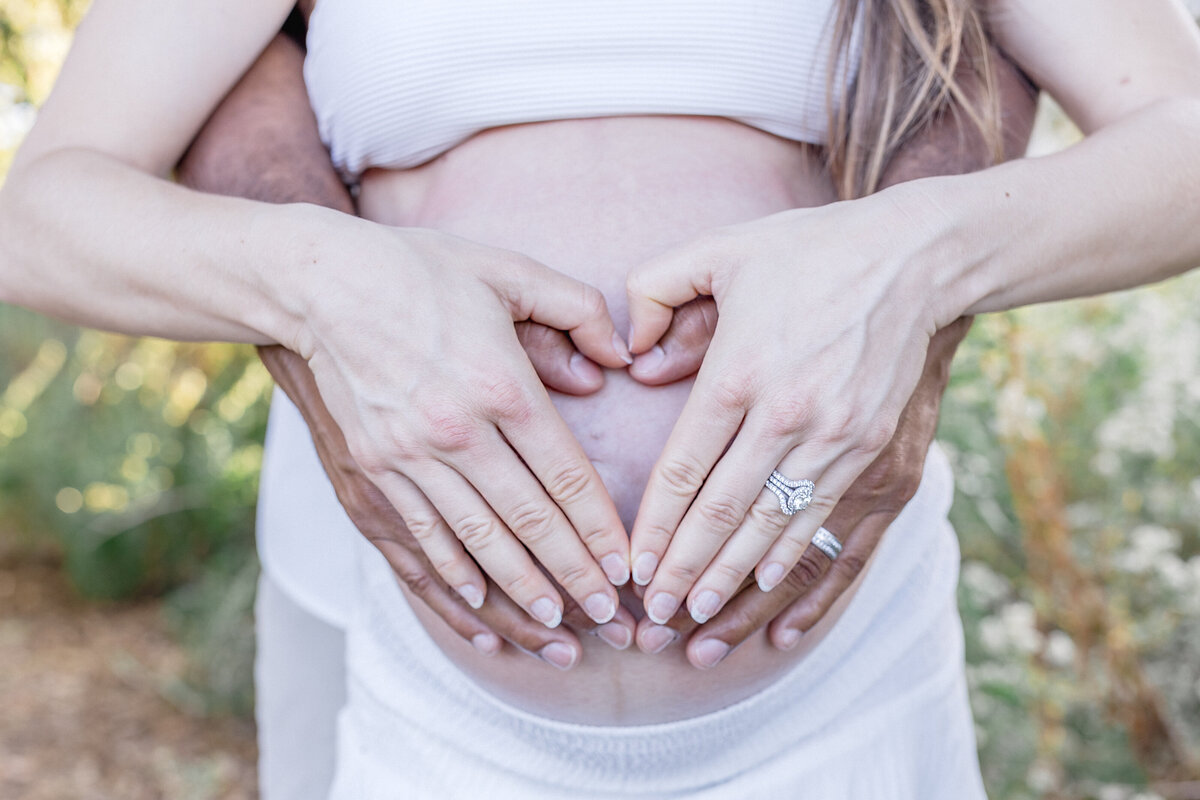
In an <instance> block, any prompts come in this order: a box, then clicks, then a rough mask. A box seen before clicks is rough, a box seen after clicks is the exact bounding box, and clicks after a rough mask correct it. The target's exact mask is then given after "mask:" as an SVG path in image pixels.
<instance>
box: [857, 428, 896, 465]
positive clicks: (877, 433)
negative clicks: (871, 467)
mask: <svg viewBox="0 0 1200 800" xmlns="http://www.w3.org/2000/svg"><path fill="white" fill-rule="evenodd" d="M895 432H896V426H895V425H894V424H893V423H892V422H891V421H890V420H887V419H873V420H871V421H870V422H869V423H868V424H867V425H866V426H864V427H863V428H862V429H861V430H859V431H858V433H857V434H856V436H855V439H856V442H855V445H854V450H855V451H856V452H858V453H861V454H864V455H870V456H875V455H876V454H877V453H879V452H880V451H881V450H883V448H885V447H887V446H888V442H890V441H891V440H892V434H894V433H895Z"/></svg>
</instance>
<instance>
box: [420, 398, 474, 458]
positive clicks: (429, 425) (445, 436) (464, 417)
mask: <svg viewBox="0 0 1200 800" xmlns="http://www.w3.org/2000/svg"><path fill="white" fill-rule="evenodd" d="M423 417H424V424H425V435H426V440H427V441H428V442H429V445H430V447H432V448H433V449H435V450H437V451H440V452H443V453H457V452H462V451H464V450H470V449H471V448H473V447H475V446H476V445H477V444H478V443H479V440H480V430H479V423H478V422H477V421H476V420H474V419H472V418H471V417H470V416H469V415H468V414H466V413H465V412H463V411H461V410H459V409H455V408H431V409H427V410H426V411H425V412H424V414H423Z"/></svg>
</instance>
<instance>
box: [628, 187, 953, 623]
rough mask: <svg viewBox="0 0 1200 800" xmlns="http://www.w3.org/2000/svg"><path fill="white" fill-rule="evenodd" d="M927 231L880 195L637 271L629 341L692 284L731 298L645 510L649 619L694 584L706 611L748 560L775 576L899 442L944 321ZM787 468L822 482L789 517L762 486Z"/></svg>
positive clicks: (656, 330) (691, 592)
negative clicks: (929, 270)
mask: <svg viewBox="0 0 1200 800" xmlns="http://www.w3.org/2000/svg"><path fill="white" fill-rule="evenodd" d="M897 223H902V224H897ZM922 229H923V226H922V225H918V224H915V223H914V221H913V220H912V219H911V218H910V216H909V215H907V214H905V213H904V212H903V210H902V209H900V208H897V207H894V206H893V205H892V204H891V202H890V201H889V200H888V199H887V195H886V194H885V195H876V196H874V197H871V198H868V199H865V200H857V201H853V202H849V203H837V204H833V205H830V206H825V207H822V208H819V209H804V210H792V211H786V212H782V213H779V214H775V215H772V216H769V217H765V218H763V219H760V220H756V221H753V222H749V223H744V224H741V225H735V226H730V227H725V228H720V229H716V230H714V231H711V232H709V233H706V234H704V235H702V236H700V237H698V238H696V239H694V240H692V241H690V242H688V243H686V244H684V245H682V246H680V247H678V248H676V249H674V250H673V251H670V252H668V253H666V254H664V255H662V256H660V257H657V258H655V259H654V260H652V261H650V262H647V263H646V264H643V265H642V266H640V267H638V268H637V269H636V270H634V271H633V272H632V273H631V274H630V276H629V280H628V292H629V300H630V315H631V319H632V331H631V334H630V338H631V341H630V344H631V347H632V349H633V351H634V352H638V353H640V352H644V351H646V350H648V349H649V348H650V347H651V346H652V345H653V344H654V343H655V342H656V341H657V340H658V338H659V336H660V335H661V334H662V333H663V331H664V330H666V329H667V328H668V326H669V325H670V323H671V319H672V315H673V309H674V308H675V307H676V306H679V305H681V304H683V303H686V302H689V301H691V300H692V299H693V298H695V297H697V296H701V295H711V296H712V297H713V298H714V299H715V300H716V303H717V306H718V308H719V312H720V317H719V319H718V322H717V324H716V330H715V333H714V335H713V339H712V344H711V346H710V348H709V350H708V354H707V356H706V357H705V360H704V363H703V365H702V366H701V368H700V371H699V373H698V375H697V379H696V383H695V386H694V387H693V389H692V394H691V397H690V398H689V400H688V403H687V405H686V406H685V407H684V410H683V412H682V414H681V415H680V419H679V421H678V423H677V424H676V426H675V429H674V430H673V431H672V434H671V437H670V439H669V440H668V442H667V445H666V448H665V449H664V451H663V454H662V456H661V457H660V458H659V460H658V463H657V464H656V466H655V468H654V471H653V473H652V475H651V478H650V482H649V485H648V486H647V489H646V493H645V495H644V497H643V499H642V504H641V508H640V509H639V511H638V516H637V520H636V522H635V523H634V529H633V536H632V541H631V550H632V553H633V576H634V579H635V581H637V582H638V583H639V584H643V585H645V584H649V586H648V588H647V590H646V593H645V602H646V611H647V614H648V616H649V617H650V618H651V619H652V620H653V621H655V622H658V623H660V624H661V623H663V622H665V621H667V620H668V619H670V617H671V616H672V615H673V614H674V613H675V611H676V610H677V608H678V606H679V604H680V602H681V600H682V599H683V598H685V597H686V598H687V601H688V602H687V606H688V609H689V610H690V612H691V615H692V617H693V618H694V619H695V620H696V621H698V622H704V621H706V620H708V619H709V618H711V617H713V616H714V615H715V614H716V613H717V612H718V611H719V610H720V609H721V607H722V606H723V605H724V604H725V602H726V601H728V600H729V598H730V597H732V596H733V595H734V594H735V593H736V592H737V590H738V587H739V586H740V584H741V582H742V580H743V579H744V578H745V577H746V576H747V575H749V574H750V573H751V572H752V571H757V580H758V584H759V586H760V587H761V588H762V589H763V590H764V591H769V590H770V589H772V588H774V587H775V586H776V585H778V584H779V583H780V582H781V581H782V580H783V579H784V577H785V576H786V575H788V574H789V573H790V572H791V571H792V568H793V567H794V566H795V565H796V563H797V562H798V561H799V560H800V557H801V555H802V554H803V553H804V550H805V548H806V547H807V545H808V543H809V541H810V540H811V539H812V537H813V534H814V533H815V532H816V529H817V527H818V526H820V525H821V524H822V523H823V522H824V521H825V519H826V517H828V516H829V514H830V512H831V511H832V510H833V508H834V506H835V505H836V504H837V501H838V499H839V498H840V497H841V496H842V494H843V493H844V492H845V491H846V490H847V489H848V488H849V487H850V485H851V484H852V483H853V482H854V480H855V479H856V478H857V477H858V475H859V474H860V473H861V472H862V471H863V470H864V469H866V468H867V466H868V465H870V464H871V463H872V461H874V460H875V458H876V456H877V455H878V454H879V453H880V451H881V450H882V449H883V448H884V447H885V446H886V445H887V443H888V442H889V441H890V440H891V438H892V434H893V432H894V431H895V429H896V422H897V419H898V417H899V414H900V411H901V409H903V408H904V406H905V404H906V403H907V401H908V399H909V397H910V395H911V394H912V392H913V389H914V387H915V386H916V384H917V380H918V378H919V376H920V374H921V368H922V365H923V364H924V362H925V355H926V350H927V348H928V345H929V339H930V336H931V335H932V334H933V332H934V331H935V330H936V325H935V321H936V319H937V312H936V309H935V307H934V303H933V302H932V301H933V299H934V298H935V297H936V287H934V286H930V285H927V284H926V283H923V281H922V279H921V273H920V272H919V271H918V269H917V265H918V264H920V263H923V262H924V261H925V260H927V259H928V258H929V255H928V254H927V253H923V252H922V247H921V245H922V242H923V241H924V239H923V237H922V236H921V233H922ZM914 262H915V263H914ZM776 469H778V470H779V471H780V472H781V473H782V474H783V475H785V476H787V477H788V478H790V479H792V480H800V479H807V480H811V481H813V483H814V484H815V489H814V491H813V495H812V500H811V503H810V504H809V505H808V507H807V508H805V509H804V510H802V511H799V512H798V513H796V514H795V515H794V516H787V515H785V514H784V513H783V511H781V508H780V505H781V502H780V500H779V498H777V497H776V495H775V494H773V493H772V492H770V491H768V490H767V489H765V488H764V485H765V483H766V481H767V478H768V476H770V475H771V473H772V471H773V470H776Z"/></svg>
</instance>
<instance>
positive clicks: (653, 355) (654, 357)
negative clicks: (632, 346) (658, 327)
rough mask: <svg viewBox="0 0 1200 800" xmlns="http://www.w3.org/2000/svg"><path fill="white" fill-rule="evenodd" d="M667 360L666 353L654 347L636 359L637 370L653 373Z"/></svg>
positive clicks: (658, 347)
mask: <svg viewBox="0 0 1200 800" xmlns="http://www.w3.org/2000/svg"><path fill="white" fill-rule="evenodd" d="M666 358H667V353H666V351H665V350H663V349H662V347H660V346H659V345H654V347H651V348H650V349H649V350H647V351H646V352H644V353H642V354H641V355H640V356H638V357H637V365H638V369H640V370H643V371H646V372H653V371H654V370H656V369H658V368H659V367H660V366H662V363H663V361H665V360H666Z"/></svg>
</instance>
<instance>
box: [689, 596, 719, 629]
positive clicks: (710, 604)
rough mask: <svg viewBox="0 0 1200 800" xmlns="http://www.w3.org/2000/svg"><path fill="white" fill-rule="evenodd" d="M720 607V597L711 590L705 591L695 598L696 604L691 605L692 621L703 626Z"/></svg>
mask: <svg viewBox="0 0 1200 800" xmlns="http://www.w3.org/2000/svg"><path fill="white" fill-rule="evenodd" d="M720 605H721V596H720V595H719V594H717V593H716V592H714V591H713V590H712V589H705V590H704V591H703V592H701V593H700V594H699V595H698V596H697V597H696V602H694V603H692V619H694V620H696V622H697V623H698V624H700V625H703V624H704V623H706V622H708V620H709V618H710V617H711V616H712V615H713V614H715V613H717V609H718V608H719V607H720Z"/></svg>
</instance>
